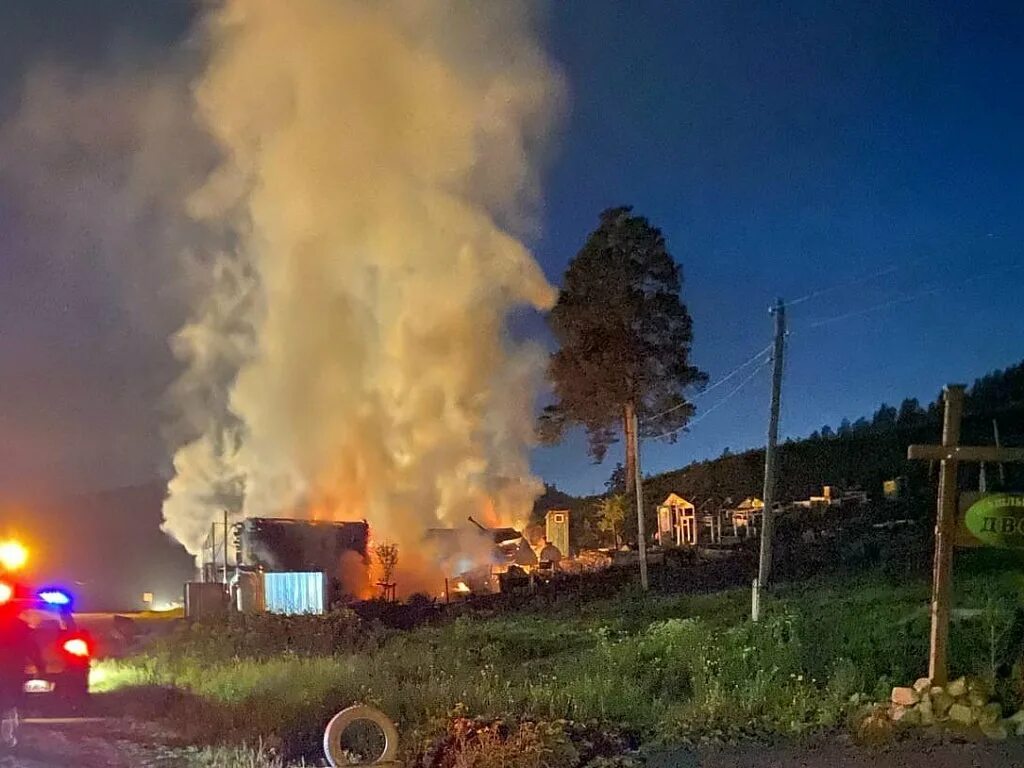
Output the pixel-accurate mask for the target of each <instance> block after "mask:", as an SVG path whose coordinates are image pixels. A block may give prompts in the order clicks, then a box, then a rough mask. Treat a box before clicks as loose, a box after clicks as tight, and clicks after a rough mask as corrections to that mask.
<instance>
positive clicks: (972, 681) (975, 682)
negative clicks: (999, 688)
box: [967, 676, 995, 701]
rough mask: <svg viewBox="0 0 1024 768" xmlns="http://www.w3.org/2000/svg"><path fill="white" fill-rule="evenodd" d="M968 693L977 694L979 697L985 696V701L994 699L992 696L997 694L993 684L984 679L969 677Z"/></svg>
mask: <svg viewBox="0 0 1024 768" xmlns="http://www.w3.org/2000/svg"><path fill="white" fill-rule="evenodd" d="M967 692H968V693H976V694H978V695H979V696H983V697H984V698H985V701H988V700H989V699H991V698H992V694H993V693H994V692H995V690H994V688H993V686H992V684H991V683H990V682H989V681H988V680H986V679H985V678H983V677H973V676H972V677H968V678H967Z"/></svg>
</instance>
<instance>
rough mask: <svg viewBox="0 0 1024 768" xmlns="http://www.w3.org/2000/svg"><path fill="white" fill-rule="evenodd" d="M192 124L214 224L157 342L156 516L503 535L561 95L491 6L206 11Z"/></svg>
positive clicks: (184, 538) (262, 6)
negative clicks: (163, 478) (174, 318)
mask: <svg viewBox="0 0 1024 768" xmlns="http://www.w3.org/2000/svg"><path fill="white" fill-rule="evenodd" d="M205 34H206V40H207V44H208V46H209V49H208V56H209V60H208V66H207V69H206V71H205V73H204V74H203V75H202V77H201V78H200V81H199V82H198V84H197V88H196V100H197V108H198V113H199V115H200V117H201V121H202V122H203V123H204V124H205V125H206V127H207V128H208V130H209V131H210V132H211V134H212V135H213V137H214V138H215V140H216V141H217V143H218V144H219V146H220V147H221V150H222V152H223V162H222V163H221V164H220V166H219V167H218V168H217V169H216V171H215V172H214V173H213V174H212V175H211V176H210V178H209V179H208V180H207V182H206V184H205V186H204V187H203V188H202V189H201V190H200V191H199V192H198V193H197V194H196V195H195V196H194V198H193V199H192V201H191V206H192V210H193V212H194V215H195V216H196V217H197V218H198V219H199V220H201V221H203V222H205V223H206V224H207V225H208V226H210V227H211V228H213V229H215V230H218V231H219V234H220V241H221V242H222V250H221V252H219V253H218V254H217V255H216V256H214V257H212V258H211V259H210V260H209V261H208V262H207V263H206V264H205V269H206V270H207V274H208V291H207V292H206V293H205V294H204V295H203V296H201V298H200V299H198V300H197V301H196V303H195V306H194V308H193V313H192V318H191V321H190V322H189V323H188V324H187V325H186V326H185V327H184V328H183V329H182V330H181V331H180V332H179V333H178V334H177V335H176V336H175V338H174V341H173V344H174V349H175V351H176V354H177V355H178V356H179V357H180V358H181V359H182V360H183V361H184V363H185V367H186V370H185V373H184V375H183V377H182V379H181V380H180V381H179V383H178V385H177V387H176V389H175V397H176V399H177V400H178V402H179V405H180V407H181V409H182V412H183V414H184V416H185V422H186V424H187V425H188V427H189V428H190V429H191V432H192V439H190V440H188V441H187V442H185V443H184V444H183V445H182V446H181V447H180V449H179V450H178V451H177V453H176V455H175V459H174V465H175V472H176V475H175V477H174V478H173V480H172V481H171V483H170V485H169V493H168V498H167V501H166V503H165V507H164V516H165V528H166V530H167V531H169V532H170V533H171V534H173V535H174V536H175V537H176V538H178V539H179V540H180V541H181V542H182V543H183V544H185V546H186V547H188V548H189V550H190V551H192V552H193V553H197V552H199V550H200V549H201V546H202V541H203V538H204V536H205V535H206V532H207V531H208V529H209V525H210V522H211V521H214V520H218V519H220V516H221V515H222V513H223V510H224V509H225V508H228V509H229V510H230V511H231V513H232V514H234V515H240V514H243V513H244V514H247V515H273V516H281V515H284V514H288V515H293V516H307V515H308V516H313V517H324V518H336V519H360V518H365V519H367V520H368V521H370V523H371V526H372V528H373V531H374V537H375V538H376V539H377V540H381V539H389V540H393V541H397V542H398V543H399V544H400V545H403V544H404V545H408V546H407V547H406V550H407V551H408V550H409V549H411V548H413V547H414V546H415V545H417V544H418V543H419V540H420V537H421V536H422V534H423V532H424V531H425V530H426V529H427V528H430V527H436V526H438V525H441V526H447V525H451V526H462V525H465V524H466V517H467V515H471V514H472V515H474V516H476V517H477V519H485V520H486V519H489V520H491V521H494V522H499V521H500V522H522V521H523V519H524V518H525V516H526V515H527V513H528V512H529V508H530V504H531V502H532V500H533V499H534V498H535V495H536V493H537V482H536V480H535V479H534V478H532V477H531V475H530V472H529V467H528V462H527V455H528V454H527V452H528V448H529V445H530V444H531V441H532V422H533V419H532V407H533V397H534V394H535V392H536V387H537V384H538V374H539V371H540V370H541V365H542V357H543V356H542V353H541V351H540V350H539V349H537V348H533V347H531V346H529V345H522V344H517V343H513V342H512V341H511V340H510V339H509V337H508V334H507V332H506V323H507V321H508V317H509V314H510V312H512V311H513V310H515V309H516V308H517V307H520V306H528V307H535V308H544V307H547V306H548V305H549V304H550V302H551V301H552V299H553V291H552V288H551V287H550V286H549V285H548V283H547V281H546V280H545V278H544V276H543V274H542V272H541V271H540V269H539V268H538V266H537V264H536V263H535V262H534V260H533V258H532V257H531V255H530V254H529V253H528V252H527V250H526V249H525V248H524V247H523V245H522V244H521V243H520V242H519V240H518V239H517V237H516V234H515V233H520V234H521V233H523V232H525V231H528V228H529V226H530V222H531V220H532V215H533V213H534V212H535V205H536V201H537V192H538V177H537V169H536V167H535V164H534V160H535V158H536V156H537V154H538V151H539V150H540V149H541V143H542V142H541V139H542V138H543V136H544V134H545V133H546V132H547V130H548V129H549V127H550V117H551V116H552V114H553V113H554V112H555V109H556V107H557V101H558V94H559V81H558V78H557V76H556V75H555V74H554V73H553V71H552V68H551V66H550V63H549V61H548V60H547V59H546V58H545V56H544V55H543V53H542V51H541V49H540V48H539V47H538V45H537V44H536V42H535V41H534V40H533V38H532V36H531V30H530V18H529V15H528V14H527V13H524V11H523V8H522V6H520V5H518V4H513V3H504V2H502V3H498V2H487V3H469V2H441V1H439V0H433V1H432V2H429V3H423V2H418V1H416V0H408V1H404V0H398V1H382V0H375V1H374V2H360V1H358V0H288V2H281V1H280V0H228V2H226V3H225V4H224V5H223V6H222V7H221V8H220V9H219V10H217V11H216V12H215V13H214V14H213V15H212V16H211V17H210V18H208V19H207V20H206V32H205Z"/></svg>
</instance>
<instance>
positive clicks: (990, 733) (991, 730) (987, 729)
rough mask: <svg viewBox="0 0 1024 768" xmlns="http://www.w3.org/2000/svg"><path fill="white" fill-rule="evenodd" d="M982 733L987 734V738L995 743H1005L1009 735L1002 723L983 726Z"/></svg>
mask: <svg viewBox="0 0 1024 768" xmlns="http://www.w3.org/2000/svg"><path fill="white" fill-rule="evenodd" d="M981 732H982V733H983V734H985V736H986V738H989V739H992V740H993V741H1003V740H1004V739H1006V737H1007V735H1008V734H1007V731H1006V726H1005V725H1003V724H1002V723H1000V722H995V723H989V724H988V725H983V726H981Z"/></svg>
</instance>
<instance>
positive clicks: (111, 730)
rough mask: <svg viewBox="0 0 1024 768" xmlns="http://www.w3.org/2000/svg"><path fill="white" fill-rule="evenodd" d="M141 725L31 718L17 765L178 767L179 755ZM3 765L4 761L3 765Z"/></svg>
mask: <svg viewBox="0 0 1024 768" xmlns="http://www.w3.org/2000/svg"><path fill="white" fill-rule="evenodd" d="M140 728H141V726H139V725H137V724H133V723H129V722H126V721H122V720H117V719H112V718H69V719H29V720H26V721H24V722H23V723H22V726H21V730H20V733H19V741H20V743H19V745H18V756H17V758H16V762H15V763H14V765H16V766H18V768H70V767H71V766H74V768H177V767H178V766H182V765H184V762H183V760H182V758H181V757H180V754H178V755H176V754H175V753H174V752H173V751H172V750H170V749H167V748H164V747H161V746H159V739H156V738H154V737H153V734H150V733H146V732H145V731H142V730H140ZM0 765H2V764H0Z"/></svg>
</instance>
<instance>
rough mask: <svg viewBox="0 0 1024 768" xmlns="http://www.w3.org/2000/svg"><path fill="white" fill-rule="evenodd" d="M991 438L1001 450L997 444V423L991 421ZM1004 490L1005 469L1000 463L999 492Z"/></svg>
mask: <svg viewBox="0 0 1024 768" xmlns="http://www.w3.org/2000/svg"><path fill="white" fill-rule="evenodd" d="M992 436H993V437H994V438H995V441H996V448H1002V447H1003V446H1002V445H1001V444H1000V443H999V422H998V421H997V420H995V419H992ZM1004 488H1006V467H1004V466H1003V464H1002V463H1000V464H999V490H1003V489H1004Z"/></svg>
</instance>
